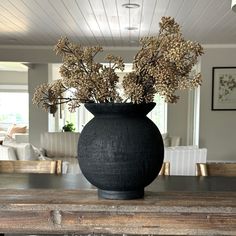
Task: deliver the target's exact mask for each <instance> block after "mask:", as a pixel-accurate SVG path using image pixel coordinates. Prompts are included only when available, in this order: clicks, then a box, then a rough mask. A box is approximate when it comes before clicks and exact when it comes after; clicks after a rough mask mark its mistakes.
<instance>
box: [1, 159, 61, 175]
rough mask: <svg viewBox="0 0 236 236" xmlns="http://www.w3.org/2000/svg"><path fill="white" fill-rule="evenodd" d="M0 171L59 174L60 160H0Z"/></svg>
mask: <svg viewBox="0 0 236 236" xmlns="http://www.w3.org/2000/svg"><path fill="white" fill-rule="evenodd" d="M0 173H39V174H43V173H47V174H61V173H62V161H61V160H55V161H48V160H41V161H19V160H17V161H0Z"/></svg>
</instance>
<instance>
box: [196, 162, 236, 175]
mask: <svg viewBox="0 0 236 236" xmlns="http://www.w3.org/2000/svg"><path fill="white" fill-rule="evenodd" d="M196 175H197V176H236V163H226V162H208V163H197V164H196Z"/></svg>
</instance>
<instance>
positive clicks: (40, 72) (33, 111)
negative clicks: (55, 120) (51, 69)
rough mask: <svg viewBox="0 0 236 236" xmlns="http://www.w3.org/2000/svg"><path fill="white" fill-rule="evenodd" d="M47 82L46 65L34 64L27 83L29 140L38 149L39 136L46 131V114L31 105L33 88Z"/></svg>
mask: <svg viewBox="0 0 236 236" xmlns="http://www.w3.org/2000/svg"><path fill="white" fill-rule="evenodd" d="M47 81H48V64H36V65H34V67H33V68H31V69H29V72H28V83H29V87H28V88H29V140H30V143H32V144H33V145H35V146H36V147H40V134H41V133H43V132H46V131H47V130H48V114H47V112H45V111H43V110H42V109H41V108H38V107H37V106H36V105H33V104H32V97H33V94H34V91H35V88H36V87H37V86H38V85H40V84H42V83H47Z"/></svg>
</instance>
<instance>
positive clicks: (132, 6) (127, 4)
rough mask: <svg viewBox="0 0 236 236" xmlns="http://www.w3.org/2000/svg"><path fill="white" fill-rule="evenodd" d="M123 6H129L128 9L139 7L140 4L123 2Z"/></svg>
mask: <svg viewBox="0 0 236 236" xmlns="http://www.w3.org/2000/svg"><path fill="white" fill-rule="evenodd" d="M122 7H124V8H128V9H134V8H139V7H140V5H139V4H137V3H125V4H122Z"/></svg>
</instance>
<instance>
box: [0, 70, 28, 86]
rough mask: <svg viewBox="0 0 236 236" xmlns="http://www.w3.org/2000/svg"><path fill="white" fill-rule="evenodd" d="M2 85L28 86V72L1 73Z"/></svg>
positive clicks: (0, 80) (0, 82) (0, 81)
mask: <svg viewBox="0 0 236 236" xmlns="http://www.w3.org/2000/svg"><path fill="white" fill-rule="evenodd" d="M0 84H6V85H9V84H20V85H21V84H22V85H27V84H28V72H27V71H0Z"/></svg>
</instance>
